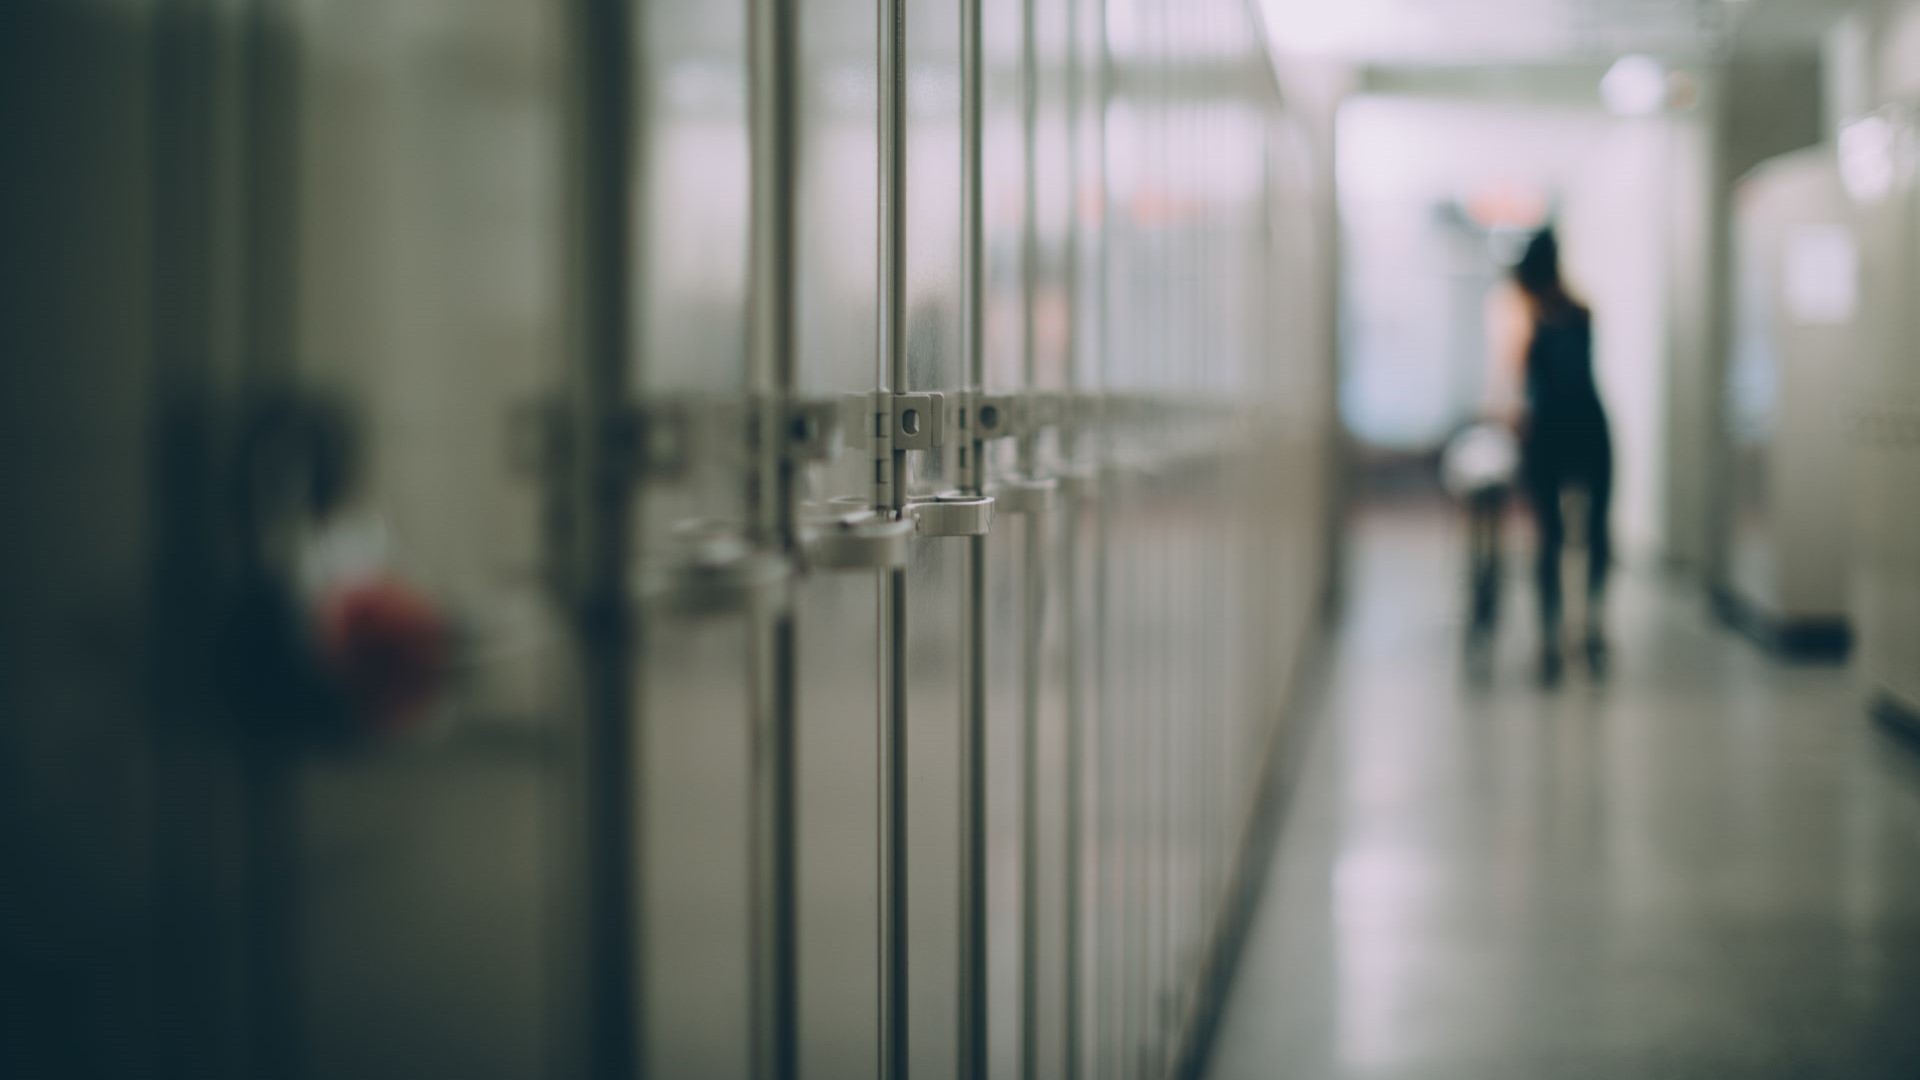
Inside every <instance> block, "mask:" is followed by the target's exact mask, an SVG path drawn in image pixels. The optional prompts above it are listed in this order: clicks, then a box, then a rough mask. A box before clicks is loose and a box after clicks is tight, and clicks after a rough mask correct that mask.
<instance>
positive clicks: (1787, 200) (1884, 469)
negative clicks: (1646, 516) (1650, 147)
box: [1718, 99, 1920, 716]
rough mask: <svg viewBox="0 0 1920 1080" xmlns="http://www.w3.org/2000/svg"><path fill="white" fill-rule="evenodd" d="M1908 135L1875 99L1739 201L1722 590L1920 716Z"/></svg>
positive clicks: (1915, 251)
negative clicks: (1853, 656)
mask: <svg viewBox="0 0 1920 1080" xmlns="http://www.w3.org/2000/svg"><path fill="white" fill-rule="evenodd" d="M1869 100H1870V99H1869ZM1916 130H1917V129H1916V126H1915V121H1914V115H1913V110H1912V108H1911V107H1910V106H1908V105H1903V104H1891V105H1883V106H1879V107H1876V108H1874V109H1872V110H1869V111H1867V112H1864V113H1861V114H1859V115H1856V116H1852V117H1849V118H1848V119H1847V121H1846V122H1845V123H1844V124H1843V125H1842V126H1841V128H1840V130H1839V133H1838V137H1837V139H1836V140H1834V141H1832V142H1828V143H1824V144H1821V145H1817V146H1813V147H1809V148H1807V149H1804V150H1799V151H1795V152H1793V153H1789V154H1786V155H1782V156H1779V157H1776V158H1773V159H1770V160H1768V161H1766V162H1765V163H1763V164H1762V165H1760V166H1759V167H1758V168H1756V169H1754V170H1753V171H1752V172H1751V173H1749V174H1748V175H1747V176H1745V177H1744V178H1743V179H1742V180H1741V182H1740V183H1739V185H1738V187H1737V188H1736V190H1735V197H1734V204H1735V205H1734V207H1733V214H1732V216H1733V236H1732V248H1733V262H1732V275H1731V278H1732V284H1733V290H1732V291H1733V297H1732V332H1731V335H1730V343H1729V344H1730V348H1729V360H1728V364H1727V367H1726V372H1725V384H1724V394H1725V401H1726V405H1725V410H1724V413H1723V417H1724V435H1723V444H1722V445H1723V450H1722V468H1723V470H1724V472H1723V475H1724V478H1725V485H1724V489H1725V494H1724V497H1723V500H1722V504H1721V507H1720V510H1721V513H1722V515H1723V517H1724V518H1725V527H1724V530H1723V537H1722V543H1723V545H1724V555H1723V570H1722V572H1721V581H1720V582H1719V583H1718V585H1719V587H1720V589H1721V590H1723V601H1724V602H1726V603H1728V604H1729V605H1730V607H1731V608H1732V611H1733V613H1734V614H1735V615H1736V616H1737V617H1739V618H1740V619H1741V620H1742V621H1743V622H1744V623H1745V624H1746V625H1747V626H1748V628H1749V629H1752V630H1755V631H1757V632H1758V633H1759V634H1760V636H1761V637H1762V638H1763V639H1764V640H1766V641H1767V642H1768V643H1770V644H1772V645H1775V646H1776V647H1779V648H1782V649H1784V650H1786V651H1789V652H1798V653H1807V654H1834V653H1841V654H1844V652H1846V651H1847V649H1848V648H1849V646H1850V644H1856V643H1857V648H1858V656H1859V661H1860V662H1859V670H1860V672H1861V675H1862V679H1863V682H1864V688H1865V690H1866V692H1867V694H1868V695H1869V697H1870V699H1871V701H1872V703H1873V705H1874V706H1875V707H1876V708H1884V709H1886V710H1888V711H1889V712H1890V713H1891V714H1893V715H1906V716H1914V715H1920V561H1916V560H1920V545H1916V544H1915V542H1914V537H1915V536H1916V535H1920V520H1916V519H1915V518H1914V516H1913V514H1912V507H1913V495H1914V492H1915V490H1916V489H1915V482H1916V478H1917V477H1920V459H1917V458H1916V454H1920V384H1916V382H1915V378H1916V373H1920V367H1916V365H1915V364H1914V362H1913V346H1912V342H1913V340H1914V333H1913V328H1912V325H1911V320H1912V318H1913V313H1912V306H1913V305H1912V303H1911V296H1912V293H1913V282H1914V281H1915V278H1916V274H1920V263H1916V256H1920V243H1916V233H1915V229H1914V223H1915V220H1916V218H1915V200H1916V198H1920V188H1916V186H1915V183H1914V177H1915V175H1916V165H1920V157H1916V147H1917V146H1920V137H1917V136H1916Z"/></svg>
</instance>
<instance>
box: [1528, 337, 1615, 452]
mask: <svg viewBox="0 0 1920 1080" xmlns="http://www.w3.org/2000/svg"><path fill="white" fill-rule="evenodd" d="M1527 405H1528V408H1529V411H1530V413H1531V416H1532V419H1533V422H1534V424H1535V425H1540V424H1542V423H1545V424H1547V425H1549V426H1559V425H1562V424H1566V423H1570V422H1572V423H1578V422H1582V421H1585V422H1588V423H1604V422H1605V416H1606V414H1605V412H1604V410H1602V408H1601V406H1600V391H1599V388H1598V387H1597V386H1596V385H1595V383H1594V379H1593V315H1592V313H1590V312H1588V311H1587V309H1585V308H1582V307H1568V308H1566V309H1565V310H1563V311H1559V312H1556V313H1554V314H1551V315H1547V316H1543V317H1541V318H1538V319H1536V320H1534V324H1533V341H1532V343H1531V344H1530V345H1528V347H1527Z"/></svg>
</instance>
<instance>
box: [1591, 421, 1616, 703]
mask: <svg viewBox="0 0 1920 1080" xmlns="http://www.w3.org/2000/svg"><path fill="white" fill-rule="evenodd" d="M1594 450H1595V452H1596V453H1595V457H1594V459H1593V460H1592V461H1590V462H1588V463H1587V464H1588V468H1587V660H1588V663H1589V665H1590V666H1591V667H1592V668H1593V669H1594V670H1595V671H1596V672H1598V671H1600V670H1602V669H1603V668H1604V667H1605V664H1606V649H1607V644H1606V642H1607V636H1606V622H1605V608H1606V594H1607V577H1608V574H1609V573H1610V572H1611V571H1612V568H1613V530H1612V527H1611V522H1610V520H1609V519H1610V517H1611V514H1610V511H1611V509H1612V502H1613V453H1612V447H1611V446H1609V445H1608V443H1607V440H1606V438H1605V437H1604V435H1603V436H1602V438H1601V439H1600V440H1599V442H1598V444H1597V445H1596V446H1595V447H1594Z"/></svg>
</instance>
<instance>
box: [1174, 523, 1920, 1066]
mask: <svg viewBox="0 0 1920 1080" xmlns="http://www.w3.org/2000/svg"><path fill="white" fill-rule="evenodd" d="M1449 524H1450V523H1449V522H1446V521H1444V520H1442V519H1440V518H1437V517H1434V516H1431V515H1422V514H1419V513H1414V512H1406V511H1393V512H1389V513H1386V514H1384V515H1376V516H1375V517H1373V518H1372V519H1371V520H1370V521H1369V522H1368V523H1367V526H1366V527H1365V528H1363V529H1362V530H1360V531H1359V533H1358V534H1357V543H1356V545H1355V548H1354V555H1355V566H1354V577H1353V581H1354V593H1353V596H1352V604H1351V608H1350V611H1349V614H1348V617H1347V620H1346V622H1345V624H1344V626H1343V627H1342V629H1341V630H1340V632H1339V644H1338V647H1337V654H1336V658H1335V670H1334V674H1333V675H1332V678H1331V683H1330V685H1328V686H1327V687H1326V688H1325V690H1324V693H1323V695H1322V698H1321V702H1320V704H1319V707H1318V715H1317V716H1316V717H1315V718H1314V720H1315V724H1316V730H1315V734H1314V735H1313V737H1312V748H1311V750H1310V752H1309V757H1308V759H1307V761H1306V763H1305V764H1304V766H1303V769H1304V771H1303V773H1302V774H1301V776H1300V780H1299V784H1298V787H1297V789H1296V791H1295V794H1294V797H1293V801H1292V802H1291V804H1290V805H1289V806H1288V807H1287V808H1286V809H1285V810H1284V811H1283V814H1284V824H1283V826H1282V831H1281V833H1280V835H1279V838H1278V848H1277V853H1276V855H1275V857H1274V863H1273V865H1272V867H1271V870H1270V872H1269V874H1270V876H1269V879H1268V881H1267V885H1266V892H1265V895H1264V896H1263V898H1262V899H1261V901H1260V905H1261V906H1260V910H1259V912H1258V914H1257V915H1256V916H1255V920H1254V923H1253V925H1252V928H1251V931H1250V938H1249V942H1248V946H1247V951H1246V954H1245V955H1244V957H1243V958H1242V961H1241V967H1240V970H1239V974H1238V978H1237V981H1236V983H1235V985H1234V987H1233V989H1232V990H1231V991H1230V994H1229V997H1228V1003H1227V1006H1226V1011H1225V1015H1224V1018H1223V1021H1222V1027H1221V1030H1220V1036H1219V1041H1218V1042H1217V1043H1216V1046H1215V1053H1214V1056H1213V1059H1212V1070H1211V1075H1212V1076H1215V1077H1218V1078H1220V1080H1239V1078H1252V1077H1273V1076H1283V1075H1284V1076H1287V1077H1291V1078H1297V1080H1330V1078H1336V1077H1338V1078H1349V1077H1368V1078H1386V1077H1392V1078H1396V1080H1401V1078H1406V1080H1412V1078H1419V1080H1502V1078H1513V1080H1521V1078H1528V1080H1531V1078H1543V1077H1553V1078H1555V1080H1570V1078H1576V1077H1596V1078H1598V1077H1681V1076H1687V1077H1693V1076H1701V1077H1708V1076H1712V1077H1727V1076H1739V1077H1757V1076H1846V1077H1879V1076H1886V1077H1892V1076H1912V1075H1914V1064H1913V1063H1914V1061H1915V1060H1917V1058H1916V1055H1920V1028H1916V1027H1915V1025H1914V1023H1913V1017H1914V1016H1915V1015H1920V952H1917V951H1916V949H1915V947H1914V946H1915V944H1916V942H1917V941H1920V756H1916V753H1915V751H1914V750H1913V748H1912V747H1910V746H1909V745H1907V744H1906V743H1905V742H1904V741H1903V740H1901V739H1900V738H1898V737H1896V736H1894V735H1891V734H1889V733H1888V732H1887V731H1886V730H1885V729H1883V728H1881V727H1878V726H1875V725H1869V724H1865V723H1862V722H1861V721H1860V720H1859V717H1858V711H1857V705H1856V698H1855V696H1854V691H1853V689H1852V687H1851V684H1850V679H1849V676H1848V675H1847V674H1846V673H1844V672H1843V671H1841V670H1839V669H1836V668H1827V667H1790V666H1782V665H1780V664H1778V663H1777V662H1775V661H1771V660H1769V659H1767V658H1766V657H1765V656H1764V655H1763V654H1762V653H1760V652H1758V651H1756V650H1754V649H1753V648H1752V647H1751V645H1750V644H1748V643H1747V642H1745V641H1743V640H1740V639H1739V638H1738V637H1736V636H1734V635H1732V634H1730V633H1729V632H1727V631H1725V630H1723V629H1721V628H1719V627H1718V626H1716V625H1715V624H1713V623H1712V622H1711V621H1710V619H1709V617H1708V615H1707V613H1706V612H1705V611H1703V610H1702V604H1701V603H1700V601H1699V598H1698V594H1697V593H1696V592H1694V591H1692V590H1677V589H1665V588H1663V587H1662V585H1661V583H1660V582H1658V581H1655V580H1650V579H1649V578H1648V577H1646V576H1645V575H1622V576H1621V578H1620V584H1619V587H1618V590H1617V593H1616V596H1615V597H1614V607H1613V611H1612V614H1613V626H1614V636H1615V653H1616V660H1615V665H1614V668H1615V670H1614V672H1613V676H1612V678H1611V680H1610V682H1609V684H1608V685H1607V686H1605V687H1603V688H1596V687H1593V686H1591V685H1590V684H1589V682H1588V681H1587V680H1586V679H1585V678H1584V677H1583V675H1582V673H1580V672H1579V671H1577V670H1576V671H1574V672H1572V673H1571V675H1570V678H1569V679H1568V680H1567V682H1566V684H1565V685H1564V686H1563V687H1562V688H1561V690H1560V691H1559V692H1558V693H1555V694H1544V693H1543V692H1542V691H1540V690H1538V689H1536V688H1535V687H1534V685H1533V684H1532V682H1531V681H1530V678H1529V676H1530V673H1531V668H1530V665H1529V661H1530V660H1531V659H1532V655H1533V654H1532V649H1533V630H1534V627H1533V625H1532V619H1531V618H1530V616H1531V615H1532V612H1531V611H1530V610H1527V607H1526V605H1527V604H1528V603H1529V602H1530V600H1531V597H1530V596H1529V595H1528V594H1527V590H1526V589H1525V588H1514V589H1512V590H1511V591H1510V592H1509V594H1508V597H1507V601H1508V603H1507V610H1506V612H1505V613H1504V614H1505V616H1506V617H1505V619H1504V620H1503V621H1504V626H1503V630H1502V640H1501V646H1500V657H1499V661H1498V663H1499V668H1498V671H1497V672H1496V675H1495V680H1494V682H1493V684H1492V685H1491V687H1489V688H1486V689H1482V690H1474V689H1470V688H1467V687H1466V686H1464V685H1463V683H1462V681H1461V678H1460V672H1459V665H1458V663H1457V657H1458V652H1457V648H1458V641H1459V637H1460V633H1459V626H1458V620H1459V612H1460V609H1461V606H1462V605H1461V598H1460V596H1459V590H1458V583H1459V579H1460V575H1459V572H1458V569H1457V568H1458V566H1459V565H1460V559H1461V555H1460V552H1459V550H1458V548H1459V540H1458V539H1457V538H1456V537H1455V534H1454V533H1452V532H1450V531H1449V530H1448V528H1447V526H1448V525H1449ZM1516 584H1518V583H1516Z"/></svg>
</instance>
